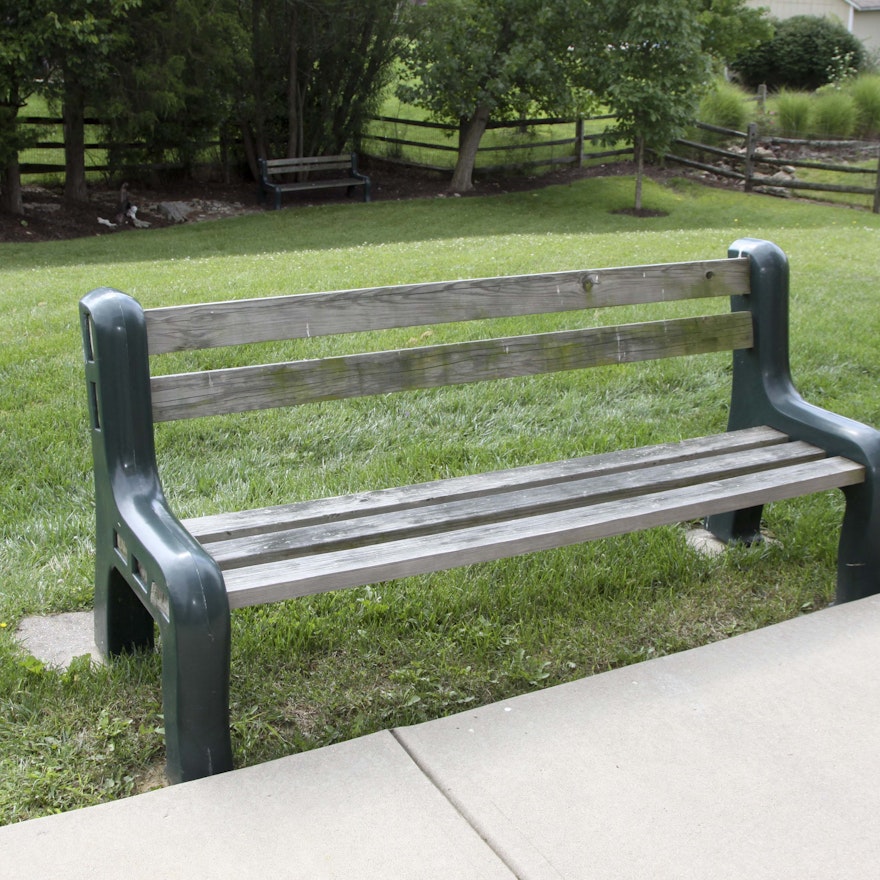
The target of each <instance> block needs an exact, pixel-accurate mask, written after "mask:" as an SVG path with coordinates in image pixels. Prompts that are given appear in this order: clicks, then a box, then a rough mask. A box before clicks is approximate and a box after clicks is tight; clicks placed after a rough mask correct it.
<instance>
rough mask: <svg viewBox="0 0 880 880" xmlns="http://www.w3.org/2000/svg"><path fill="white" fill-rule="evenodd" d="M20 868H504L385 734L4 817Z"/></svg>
mask: <svg viewBox="0 0 880 880" xmlns="http://www.w3.org/2000/svg"><path fill="white" fill-rule="evenodd" d="M0 876H2V877H9V878H15V880H52V878H58V880H119V878H121V877H124V878H126V880H141V878H144V880H147V878H148V880H157V878H162V880H170V878H187V880H191V878H211V880H224V878H235V880H244V878H249V877H255V878H283V880H299V878H303V880H323V878H340V880H355V878H357V880H370V878H375V880H390V878H394V880H397V878H400V880H410V878H412V880H422V878H430V877H443V878H444V880H446V878H460V880H476V878H486V880H512V877H513V875H512V874H511V873H510V872H509V871H508V870H507V868H505V866H504V865H503V863H502V862H501V861H500V860H498V859H497V857H496V856H495V855H494V854H493V853H492V851H491V850H490V849H489V848H488V847H487V846H486V845H485V843H484V842H483V841H482V840H480V838H479V837H478V835H477V834H476V833H475V832H474V831H473V830H472V829H471V828H470V827H469V826H468V825H467V823H466V822H465V821H464V820H463V819H462V818H461V817H460V816H459V815H458V813H456V812H455V810H454V809H453V808H452V807H451V806H450V804H449V803H448V802H447V801H446V800H445V799H444V798H443V797H442V795H440V794H439V793H438V792H437V790H436V788H434V786H433V785H432V784H431V783H430V782H429V781H428V780H427V779H425V777H424V776H423V775H422V774H421V773H420V772H419V770H418V768H417V767H416V766H415V765H414V764H413V763H412V761H411V760H410V759H409V757H407V755H406V753H405V751H404V750H403V749H401V748H400V746H399V745H398V744H397V743H396V741H395V739H394V737H393V735H392V734H391V733H388V732H385V733H377V734H373V735H372V736H367V737H363V738H361V739H358V740H352V741H350V742H346V743H340V744H338V745H334V746H329V747H327V748H324V749H320V750H316V751H313V752H305V753H303V754H300V755H294V756H292V757H289V758H282V759H280V760H278V761H272V762H270V763H267V764H263V765H261V766H257V767H248V768H244V769H242V770H236V771H234V772H232V773H226V774H223V775H220V776H213V777H210V778H208V779H201V780H198V781H195V782H189V783H184V784H182V785H176V786H172V787H171V788H165V789H161V790H159V791H154V792H149V793H148V794H143V795H139V796H137V797H133V798H128V799H126V800H121V801H116V802H114V803H109V804H102V805H100V806H96V807H89V808H87V809H83V810H75V811H73V812H70V813H64V814H61V815H58V816H49V817H46V818H44V819H34V820H32V821H30V822H23V823H21V824H19V825H8V826H5V827H3V828H0Z"/></svg>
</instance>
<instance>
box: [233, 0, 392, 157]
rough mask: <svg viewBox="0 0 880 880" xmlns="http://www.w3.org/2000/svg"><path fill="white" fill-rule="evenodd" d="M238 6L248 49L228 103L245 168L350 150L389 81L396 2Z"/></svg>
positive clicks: (253, 2)
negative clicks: (262, 160) (267, 159)
mask: <svg viewBox="0 0 880 880" xmlns="http://www.w3.org/2000/svg"><path fill="white" fill-rule="evenodd" d="M232 5H233V8H237V5H238V4H235V3H233V4H232ZM242 5H243V7H244V8H245V10H246V13H245V15H244V21H245V22H247V40H248V45H247V48H246V50H245V51H244V53H243V55H244V60H243V68H242V70H241V72H240V74H239V77H238V81H237V89H236V93H235V96H234V97H235V101H236V108H237V112H238V116H239V121H240V122H241V123H242V128H243V132H244V137H245V142H246V148H247V150H248V153H249V160H250V161H251V162H252V163H253V160H254V158H255V156H256V155H269V156H309V155H321V154H327V153H340V152H342V151H343V149H345V148H346V147H351V146H353V145H354V143H355V142H356V139H357V136H358V134H359V132H360V131H361V128H362V126H363V124H364V118H365V116H366V115H367V114H369V113H370V112H371V111H372V110H373V109H374V108H375V106H376V104H377V102H378V100H379V96H380V94H381V92H382V90H383V89H384V88H385V86H386V85H387V84H388V82H389V79H390V75H391V72H392V66H393V63H394V59H395V56H396V53H397V48H398V43H397V37H398V7H399V4H398V2H397V0H326V2H321V3H313V2H309V0H246V2H244V3H243V4H242ZM254 170H255V169H254Z"/></svg>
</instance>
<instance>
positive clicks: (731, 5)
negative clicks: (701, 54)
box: [697, 0, 773, 65]
mask: <svg viewBox="0 0 880 880" xmlns="http://www.w3.org/2000/svg"><path fill="white" fill-rule="evenodd" d="M697 21H698V23H699V24H700V26H701V27H702V29H703V40H702V45H703V50H704V51H705V52H708V54H709V55H710V56H711V57H712V60H713V61H714V62H715V63H716V64H723V65H729V64H730V63H731V62H732V61H733V60H734V58H736V57H737V56H739V55H741V54H742V53H743V52H745V51H747V50H749V49H751V48H752V47H754V46H757V45H759V44H760V43H762V42H764V41H765V40H769V39H770V38H771V37H772V36H773V23H772V21H771V19H770V18H769V17H768V15H767V10H766V9H763V8H762V9H754V8H752V7H749V6H746V0H699V2H698V13H697Z"/></svg>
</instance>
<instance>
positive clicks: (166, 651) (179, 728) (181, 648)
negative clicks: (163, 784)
mask: <svg viewBox="0 0 880 880" xmlns="http://www.w3.org/2000/svg"><path fill="white" fill-rule="evenodd" d="M162 702H163V706H164V710H165V747H166V750H167V761H168V765H167V774H168V778H169V779H170V780H171V782H186V781H188V780H191V779H201V778H202V777H203V776H212V775H214V774H216V773H224V772H226V771H227V770H231V769H232V742H231V739H230V736H229V630H228V627H227V629H226V632H225V635H224V634H223V633H218V632H217V631H216V629H215V628H209V627H197V626H191V625H190V626H182V627H172V626H170V625H168V626H164V627H162Z"/></svg>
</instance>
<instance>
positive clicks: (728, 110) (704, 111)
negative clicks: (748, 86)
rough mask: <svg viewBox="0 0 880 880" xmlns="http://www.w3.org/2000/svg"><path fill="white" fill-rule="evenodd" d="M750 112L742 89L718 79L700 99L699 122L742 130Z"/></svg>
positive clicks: (747, 121) (746, 123)
mask: <svg viewBox="0 0 880 880" xmlns="http://www.w3.org/2000/svg"><path fill="white" fill-rule="evenodd" d="M750 115H751V112H750V110H749V107H748V98H747V97H746V95H745V94H744V93H743V91H742V89H740V88H739V87H738V86H736V85H734V84H733V83H729V82H726V81H725V80H718V81H717V82H716V83H715V85H714V87H713V88H712V89H711V90H710V91H709V92H707V93H706V95H705V96H704V97H703V100H702V101H700V109H699V113H698V118H699V120H700V122H706V123H708V124H709V125H718V126H720V127H721V128H733V129H736V130H737V131H744V130H745V128H746V126H747V125H748V123H749V117H750Z"/></svg>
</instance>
